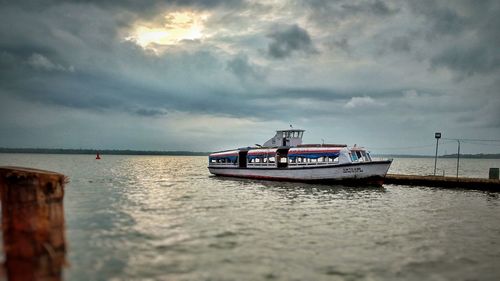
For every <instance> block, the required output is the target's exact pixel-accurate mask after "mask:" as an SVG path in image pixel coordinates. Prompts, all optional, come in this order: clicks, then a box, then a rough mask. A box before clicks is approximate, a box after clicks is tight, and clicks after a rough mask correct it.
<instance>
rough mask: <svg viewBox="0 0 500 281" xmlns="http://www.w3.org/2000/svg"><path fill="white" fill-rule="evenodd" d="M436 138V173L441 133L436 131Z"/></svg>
mask: <svg viewBox="0 0 500 281" xmlns="http://www.w3.org/2000/svg"><path fill="white" fill-rule="evenodd" d="M434 137H435V138H436V156H435V157H434V175H436V167H437V159H438V147H439V139H440V138H441V133H439V132H436V133H435V134H434Z"/></svg>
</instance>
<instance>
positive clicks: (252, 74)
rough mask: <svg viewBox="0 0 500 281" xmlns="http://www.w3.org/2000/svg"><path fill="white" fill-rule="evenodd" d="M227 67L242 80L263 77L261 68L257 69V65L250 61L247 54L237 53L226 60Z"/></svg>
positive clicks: (260, 78)
mask: <svg viewBox="0 0 500 281" xmlns="http://www.w3.org/2000/svg"><path fill="white" fill-rule="evenodd" d="M227 69H228V70H230V71H231V72H233V73H234V74H235V75H236V76H238V77H239V78H240V79H241V80H243V81H246V80H248V79H256V80H262V79H264V74H263V73H262V70H261V69H259V67H258V66H256V65H255V64H253V63H251V62H250V61H249V59H248V56H247V55H243V54H239V55H238V56H236V57H234V58H233V59H232V60H230V61H228V62H227Z"/></svg>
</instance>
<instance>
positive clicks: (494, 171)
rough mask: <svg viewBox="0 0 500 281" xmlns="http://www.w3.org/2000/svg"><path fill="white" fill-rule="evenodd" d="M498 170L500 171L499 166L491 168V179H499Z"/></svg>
mask: <svg viewBox="0 0 500 281" xmlns="http://www.w3.org/2000/svg"><path fill="white" fill-rule="evenodd" d="M498 171H499V169H498V168H490V173H489V178H490V180H497V179H498V174H499V172H498Z"/></svg>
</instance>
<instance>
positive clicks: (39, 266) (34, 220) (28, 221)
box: [0, 167, 66, 281]
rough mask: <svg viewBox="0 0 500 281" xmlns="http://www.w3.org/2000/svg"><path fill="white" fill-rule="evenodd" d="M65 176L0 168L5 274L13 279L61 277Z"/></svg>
mask: <svg viewBox="0 0 500 281" xmlns="http://www.w3.org/2000/svg"><path fill="white" fill-rule="evenodd" d="M65 180H66V178H65V176H64V175H62V174H58V173H55V172H49V171H42V170H36V169H30V168H20V167H0V194H1V200H2V231H3V247H4V251H5V257H6V260H5V266H4V268H5V273H6V275H7V279H8V280H9V281H14V280H61V279H62V267H63V266H64V265H65V263H66V258H65V255H66V242H65V230H64V228H65V226H64V209H63V197H64V184H65Z"/></svg>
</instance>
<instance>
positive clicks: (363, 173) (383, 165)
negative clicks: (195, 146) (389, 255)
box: [208, 160, 392, 184]
mask: <svg viewBox="0 0 500 281" xmlns="http://www.w3.org/2000/svg"><path fill="white" fill-rule="evenodd" d="M391 162H392V161H391V160H385V161H371V162H361V163H349V164H340V165H321V166H320V165H317V166H308V167H288V168H274V167H266V168H262V167H258V168H257V167H256V168H239V167H212V166H209V167H208V169H209V171H210V173H212V174H214V175H218V176H229V177H240V178H254V179H267V180H285V181H312V182H321V181H358V180H367V181H369V182H374V183H380V184H381V183H382V182H383V178H384V177H385V175H386V174H387V171H388V170H389V167H390V165H391Z"/></svg>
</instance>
